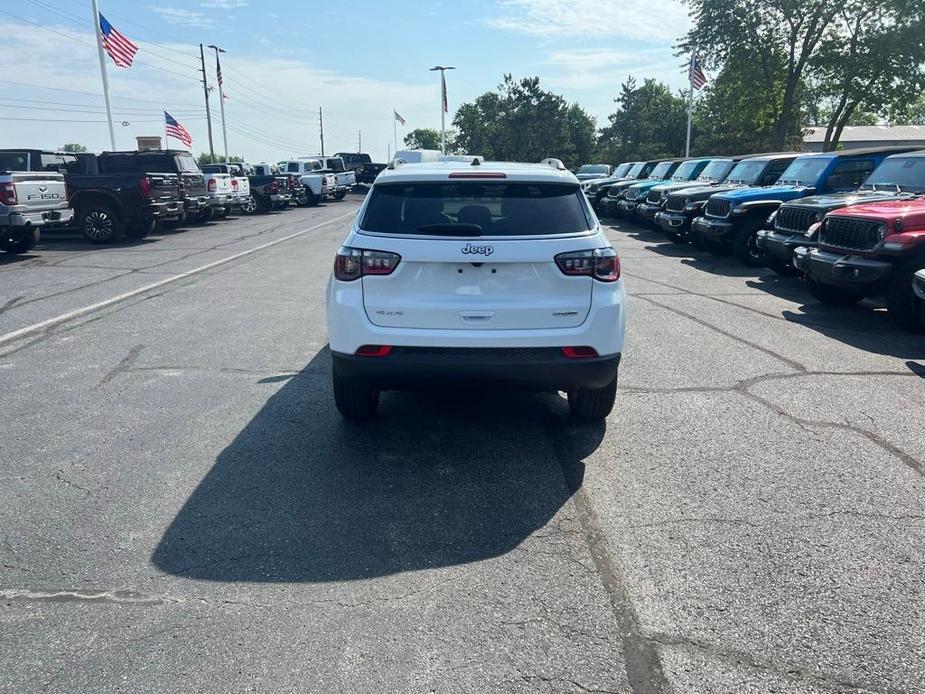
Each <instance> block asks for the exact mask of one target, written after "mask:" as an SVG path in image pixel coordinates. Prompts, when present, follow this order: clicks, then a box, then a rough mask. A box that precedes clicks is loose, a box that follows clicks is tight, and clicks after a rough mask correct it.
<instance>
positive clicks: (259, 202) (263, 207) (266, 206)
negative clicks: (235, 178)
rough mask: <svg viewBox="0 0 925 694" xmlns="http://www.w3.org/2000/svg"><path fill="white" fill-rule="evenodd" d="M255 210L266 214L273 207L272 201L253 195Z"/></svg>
mask: <svg viewBox="0 0 925 694" xmlns="http://www.w3.org/2000/svg"><path fill="white" fill-rule="evenodd" d="M254 200H255V203H254V204H255V206H256V210H257V212H258V213H260V214H266V213H267V212H269V211H270V210H271V209H272V208H273V203H272V202H270V201H269V200H266V199H264V198H262V197H257V196H256V195H255V196H254Z"/></svg>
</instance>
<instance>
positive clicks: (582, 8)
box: [484, 0, 689, 42]
mask: <svg viewBox="0 0 925 694" xmlns="http://www.w3.org/2000/svg"><path fill="white" fill-rule="evenodd" d="M498 4H499V5H500V6H501V7H502V8H503V9H502V12H501V14H499V15H497V16H494V17H489V18H487V19H485V20H484V22H485V24H487V25H488V26H491V27H494V28H496V29H502V30H504V31H511V32H516V33H519V34H527V35H530V36H541V37H569V38H581V39H584V38H596V37H602V36H609V37H613V38H618V37H624V38H631V39H637V40H641V41H649V42H671V41H674V40H675V39H677V38H678V37H680V36H681V35H682V34H684V33H685V32H686V31H687V29H688V25H689V19H688V16H687V12H686V11H685V9H684V8H683V7H682V6H681V4H680V3H679V2H677V1H676V0H655V2H639V1H638V0H570V1H569V2H563V1H562V0H498Z"/></svg>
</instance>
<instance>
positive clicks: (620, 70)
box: [546, 48, 683, 89]
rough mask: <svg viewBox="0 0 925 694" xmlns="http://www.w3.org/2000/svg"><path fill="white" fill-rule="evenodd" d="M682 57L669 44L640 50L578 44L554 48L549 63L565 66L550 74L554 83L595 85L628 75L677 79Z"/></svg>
mask: <svg viewBox="0 0 925 694" xmlns="http://www.w3.org/2000/svg"><path fill="white" fill-rule="evenodd" d="M682 60H683V59H681V58H676V57H674V56H673V55H672V53H671V50H670V49H667V48H666V49H646V50H639V51H620V50H615V49H612V48H575V49H572V50H567V51H564V50H563V51H554V52H553V53H551V54H550V55H549V58H548V59H547V61H546V63H547V64H549V65H553V66H557V67H560V68H562V72H560V73H559V74H554V75H551V76H550V77H549V83H550V84H552V85H553V86H556V87H565V88H572V89H593V88H597V87H605V86H608V85H609V86H616V85H619V84H620V83H621V82H622V81H623V80H624V79H626V77H627V76H629V75H633V76H634V77H636V78H637V79H640V80H641V79H643V78H646V77H654V78H655V79H657V80H660V81H662V82H668V83H677V82H678V80H679V76H680V75H681V74H682V72H683V68H682V67H679V65H680V64H681V62H682Z"/></svg>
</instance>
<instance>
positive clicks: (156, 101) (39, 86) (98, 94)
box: [0, 80, 200, 108]
mask: <svg viewBox="0 0 925 694" xmlns="http://www.w3.org/2000/svg"><path fill="white" fill-rule="evenodd" d="M0 84H12V85H14V86H17V87H31V88H33V89H47V90H49V91H53V92H65V93H67V94H81V95H83V96H96V97H101V96H103V94H102V93H101V92H82V91H78V90H76V89H63V88H61V87H47V86H45V85H44V84H33V83H31V82H13V81H10V80H0ZM112 98H113V99H120V100H122V101H144V102H146V103H152V104H163V103H164V102H165V101H168V102H170V103H171V104H174V103H176V102H173V101H170V100H169V99H166V100H165V99H143V98H141V97H138V96H115V95H112ZM176 105H177V106H187V107H193V108H200V106H199V104H190V103H185V102H184V103H176Z"/></svg>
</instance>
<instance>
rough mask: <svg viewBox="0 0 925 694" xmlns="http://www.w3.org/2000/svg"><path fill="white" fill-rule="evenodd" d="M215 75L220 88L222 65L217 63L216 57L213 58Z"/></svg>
mask: <svg viewBox="0 0 925 694" xmlns="http://www.w3.org/2000/svg"><path fill="white" fill-rule="evenodd" d="M215 73H216V74H217V75H218V86H219V87H221V86H222V64H221V63H220V62H218V56H217V55H216V56H215Z"/></svg>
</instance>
